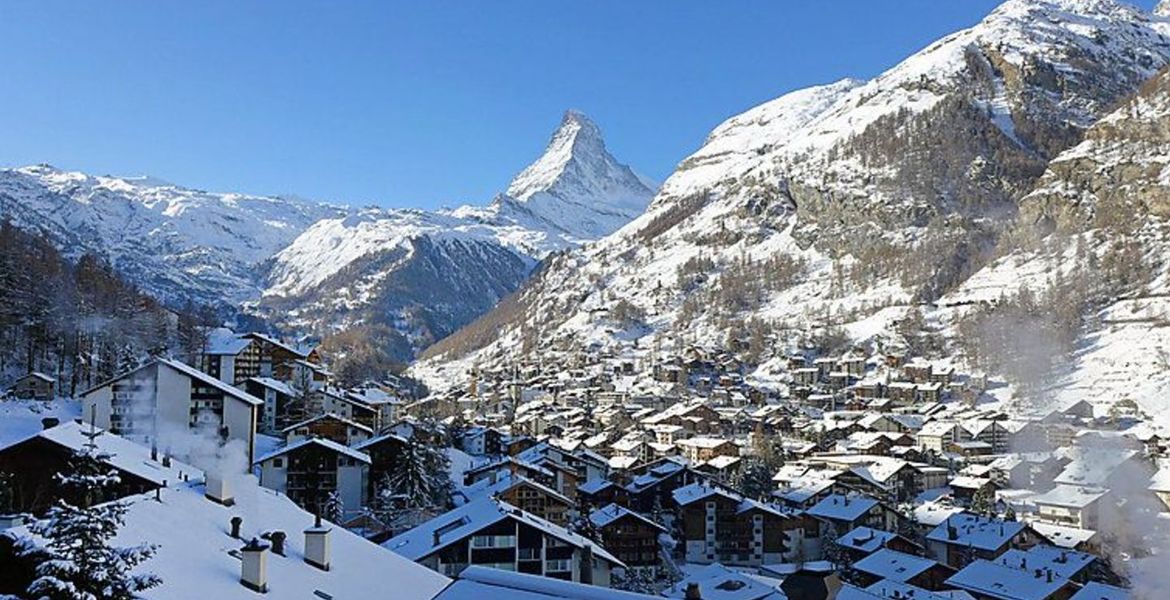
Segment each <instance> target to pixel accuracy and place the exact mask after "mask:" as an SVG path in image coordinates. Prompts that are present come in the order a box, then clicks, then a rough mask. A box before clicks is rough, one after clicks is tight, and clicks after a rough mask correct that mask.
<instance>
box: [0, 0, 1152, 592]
mask: <svg viewBox="0 0 1170 600" xmlns="http://www.w3.org/2000/svg"><path fill="white" fill-rule="evenodd" d="M1168 65H1170V4H1166V3H1163V4H1162V5H1160V6H1158V7H1157V8H1155V9H1154V10H1153V11H1152V12H1150V11H1148V10H1145V9H1142V8H1136V7H1132V6H1129V5H1127V4H1123V3H1120V2H1116V1H1114V0H1008V1H1007V2H1005V3H1003V4H1002V5H1000V6H999V7H998V8H996V9H994V11H993V12H991V13H990V14H988V15H986V16H985V17H984V18H983V20H982V21H980V22H979V23H978V24H976V25H974V26H972V27H970V28H968V29H964V30H961V31H958V32H955V33H953V34H951V35H948V36H946V37H944V38H942V39H940V40H938V41H936V42H934V43H932V44H930V45H929V46H927V47H926V48H925V49H923V50H921V51H919V52H917V53H915V54H913V55H911V56H909V57H908V58H905V59H904V60H903V61H902V62H901V63H899V64H897V65H896V66H894V67H892V68H890V69H889V70H887V71H885V72H884V73H881V74H880V75H878V76H877V77H875V78H873V79H870V80H867V81H863V80H842V81H839V82H836V83H831V84H827V85H824V86H819V87H814V88H808V89H802V90H797V91H794V92H790V93H788V94H786V95H784V96H781V97H779V98H777V99H775V100H772V101H769V102H766V103H764V104H761V105H759V106H757V107H755V108H752V109H750V110H748V111H747V112H744V113H742V114H740V115H737V116H734V117H732V118H730V119H728V120H726V121H725V122H724V123H722V124H720V125H718V126H717V127H716V128H715V129H714V130H713V131H711V132H710V134H709V135H708V136H707V138H706V140H705V141H704V142H703V143H702V145H701V147H700V148H699V149H698V150H697V151H695V152H694V153H693V154H691V155H690V156H687V157H685V158H683V159H682V160H681V161H680V162H678V166H677V168H676V170H675V171H674V172H673V173H672V174H671V175H670V176H669V178H667V179H666V180H665V181H664V182H661V183H659V182H653V181H651V180H649V179H647V178H645V177H643V176H641V175H638V174H637V173H635V171H634V170H633V169H631V168H630V167H628V166H626V165H625V164H623V163H621V162H619V161H618V159H616V158H615V157H614V156H612V155H611V154H610V153H609V151H608V150H607V148H606V145H605V142H604V140H603V138H602V134H601V129H600V127H599V126H598V125H597V124H595V123H594V122H593V121H592V120H590V118H589V117H588V116H586V115H585V114H583V113H582V112H580V111H576V110H570V111H568V112H566V113H565V114H564V117H563V119H562V121H561V123H560V124H559V126H558V127H557V129H556V130H555V132H554V133H553V135H552V137H551V138H550V140H549V142H548V144H547V149H546V151H545V152H544V154H543V155H541V156H540V157H539V158H538V159H537V160H536V161H535V162H534V163H532V164H531V165H530V166H529V167H527V168H526V169H524V170H522V171H521V172H520V173H519V174H518V175H516V176H515V178H514V179H513V180H512V181H511V183H510V184H509V186H508V189H507V190H506V191H503V192H501V193H499V194H498V195H496V196H495V197H494V198H492V199H491V200H490V201H488V202H486V203H484V204H481V205H467V206H462V207H460V208H457V209H442V210H435V211H421V210H407V209H388V208H364V209H357V208H350V207H346V206H335V205H330V204H320V203H314V202H310V201H304V200H299V199H295V198H286V197H259V196H248V195H244V194H217V193H211V192H206V191H202V190H197V189H189V188H184V187H181V186H177V185H174V184H170V183H166V182H161V181H156V180H153V179H150V178H120V177H111V176H96V175H89V174H85V173H80V172H74V171H66V170H61V169H57V168H55V167H52V166H49V165H35V166H28V167H19V168H9V169H4V170H0V217H2V218H3V223H2V225H0V385H2V394H3V396H2V398H0V597H5V598H8V597H11V598H51V599H70V600H73V599H76V600H81V599H105V598H111V599H119V600H121V599H131V598H159V599H172V598H215V599H224V600H226V599H236V598H240V599H252V598H262V597H265V596H267V597H271V598H281V599H284V598H290V599H305V600H314V599H317V600H332V599H336V600H351V599H373V598H386V599H393V600H432V599H434V600H465V599H471V598H474V599H475V600H491V599H497V598H499V599H518V600H546V599H549V600H553V599H555V600H611V599H612V600H636V599H638V598H678V599H685V600H786V599H787V600H891V599H898V600H1121V599H1130V598H1132V599H1135V600H1155V599H1161V598H1170V327H1168V325H1170V260H1168V259H1170V175H1168V173H1170V66H1168ZM778 91H782V90H778Z"/></svg>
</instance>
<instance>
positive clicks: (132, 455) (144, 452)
mask: <svg viewBox="0 0 1170 600" xmlns="http://www.w3.org/2000/svg"><path fill="white" fill-rule="evenodd" d="M89 434H97V435H94V436H93V437H92V440H93V444H94V445H95V446H96V448H97V450H98V451H99V453H101V454H105V455H107V457H106V458H105V459H104V462H105V463H106V464H109V465H110V466H112V467H114V468H116V469H119V470H121V471H124V472H126V473H130V474H132V475H134V476H137V477H140V478H142V479H145V480H146V481H150V482H152V483H154V484H155V485H163V484H164V483H165V484H167V485H171V486H175V485H181V484H182V478H183V476H184V475H186V476H187V477H188V478H189V479H190V478H195V479H202V478H203V471H201V470H199V469H197V468H195V467H193V466H191V465H188V464H185V463H182V462H179V461H177V460H172V461H171V466H169V467H165V466H163V464H162V462H161V460H153V459H151V458H150V448H147V447H146V446H143V445H141V444H136V443H134V442H132V441H130V440H128V439H126V438H124V437H121V436H119V435H115V434H113V433H108V432H106V431H104V430H103V429H102V428H100V427H92V426H90V425H89V424H81V423H78V422H76V421H65V422H64V423H61V424H60V425H57V426H56V427H50V428H49V429H44V430H42V431H38V432H36V433H35V434H33V435H31V436H29V437H27V438H25V439H23V440H21V441H19V442H16V443H14V444H11V445H10V446H8V447H9V448H11V447H12V446H15V445H17V444H22V443H24V442H27V441H28V440H31V439H37V438H39V439H43V440H47V441H49V442H52V443H54V444H57V445H59V446H62V447H65V448H68V449H70V450H72V451H74V452H80V451H81V450H82V449H83V448H84V447H85V445H86V444H88V443H90V439H91V437H90V435H89ZM160 454H161V453H160ZM160 459H161V456H160Z"/></svg>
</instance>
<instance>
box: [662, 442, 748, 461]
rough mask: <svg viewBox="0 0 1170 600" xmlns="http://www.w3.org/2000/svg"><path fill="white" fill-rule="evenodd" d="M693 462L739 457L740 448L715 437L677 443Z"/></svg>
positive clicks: (733, 443) (684, 454)
mask: <svg viewBox="0 0 1170 600" xmlns="http://www.w3.org/2000/svg"><path fill="white" fill-rule="evenodd" d="M675 445H676V446H678V447H679V449H681V450H682V454H683V456H685V457H686V458H687V459H688V460H690V461H691V462H702V461H708V460H711V459H713V458H715V457H717V456H732V457H735V456H739V446H737V445H736V444H735V442H733V441H731V440H724V439H720V438H714V437H693V438H687V439H685V440H679V441H678V442H676V443H675Z"/></svg>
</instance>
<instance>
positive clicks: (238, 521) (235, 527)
mask: <svg viewBox="0 0 1170 600" xmlns="http://www.w3.org/2000/svg"><path fill="white" fill-rule="evenodd" d="M243 524H244V519H243V517H240V516H239V515H236V516H234V517H232V537H234V538H236V539H237V540H238V539H240V525H243Z"/></svg>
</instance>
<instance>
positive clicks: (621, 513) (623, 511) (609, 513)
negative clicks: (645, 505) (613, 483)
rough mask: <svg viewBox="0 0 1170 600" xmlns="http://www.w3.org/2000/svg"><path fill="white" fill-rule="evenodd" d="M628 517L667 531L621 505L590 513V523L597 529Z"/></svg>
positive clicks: (608, 506) (611, 505) (605, 507)
mask: <svg viewBox="0 0 1170 600" xmlns="http://www.w3.org/2000/svg"><path fill="white" fill-rule="evenodd" d="M626 516H629V517H633V518H635V519H638V520H639V521H642V522H643V523H645V524H647V525H649V526H651V527H654V528H656V529H661V530H662V531H666V528H665V527H663V526H661V525H659V524H658V523H655V522H654V521H651V520H650V519H648V518H646V517H643V516H642V515H640V514H638V513H636V512H634V511H632V510H630V509H628V508H626V507H624V506H619V505H617V504H613V503H610V504H608V505H606V506H603V507H601V508H599V509H597V510H595V511H593V512H592V513H590V514H589V521H590V522H591V523H593V525H595V526H597V527H608V526H609V525H610V524H611V523H613V522H614V521H617V520H618V519H621V518H622V517H626Z"/></svg>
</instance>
